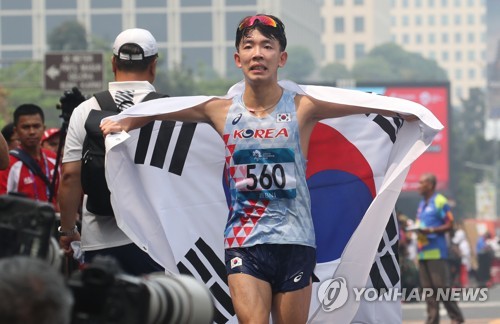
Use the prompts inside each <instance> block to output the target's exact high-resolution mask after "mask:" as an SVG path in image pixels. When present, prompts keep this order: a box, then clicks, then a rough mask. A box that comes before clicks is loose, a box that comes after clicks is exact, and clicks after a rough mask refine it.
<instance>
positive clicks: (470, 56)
mask: <svg viewBox="0 0 500 324" xmlns="http://www.w3.org/2000/svg"><path fill="white" fill-rule="evenodd" d="M467 57H468V59H469V61H475V60H476V52H474V51H469V53H468V54H467Z"/></svg>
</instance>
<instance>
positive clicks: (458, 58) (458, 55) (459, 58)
mask: <svg viewBox="0 0 500 324" xmlns="http://www.w3.org/2000/svg"><path fill="white" fill-rule="evenodd" d="M455 61H457V62H461V61H462V52H461V51H456V52H455Z"/></svg>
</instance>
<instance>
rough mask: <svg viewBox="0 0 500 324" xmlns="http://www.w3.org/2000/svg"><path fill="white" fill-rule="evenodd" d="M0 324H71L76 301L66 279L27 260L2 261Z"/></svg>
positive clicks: (10, 259) (18, 258)
mask: <svg viewBox="0 0 500 324" xmlns="http://www.w3.org/2000/svg"><path fill="white" fill-rule="evenodd" d="M0 300H1V301H2V302H1V303H0V324H69V323H70V319H71V307H72V305H73V297H72V294H71V291H70V290H69V288H68V287H67V286H66V284H65V282H64V278H63V276H62V275H61V274H60V273H59V272H58V271H57V270H56V269H54V268H52V267H51V266H50V265H49V264H48V263H47V262H45V261H42V260H40V259H37V258H30V257H27V256H13V257H8V258H4V259H0Z"/></svg>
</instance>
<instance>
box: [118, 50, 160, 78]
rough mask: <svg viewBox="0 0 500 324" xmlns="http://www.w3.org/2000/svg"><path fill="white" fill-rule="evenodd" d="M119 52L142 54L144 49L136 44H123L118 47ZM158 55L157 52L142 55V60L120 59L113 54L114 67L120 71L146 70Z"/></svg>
mask: <svg viewBox="0 0 500 324" xmlns="http://www.w3.org/2000/svg"><path fill="white" fill-rule="evenodd" d="M120 53H123V54H128V55H138V54H142V55H143V56H144V51H143V50H142V48H141V47H140V46H139V45H137V44H124V45H122V46H121V47H120ZM157 57H158V54H155V55H151V56H147V57H144V58H143V59H142V60H122V59H120V56H118V55H115V60H116V67H117V69H118V70H121V71H130V72H133V71H136V72H140V71H146V70H147V68H148V66H149V65H150V64H151V63H152V62H154V60H155V59H156V58H157Z"/></svg>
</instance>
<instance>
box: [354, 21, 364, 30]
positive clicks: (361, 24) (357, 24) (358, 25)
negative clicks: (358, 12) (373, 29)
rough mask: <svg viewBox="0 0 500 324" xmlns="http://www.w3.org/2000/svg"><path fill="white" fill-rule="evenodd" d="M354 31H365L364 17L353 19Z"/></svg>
mask: <svg viewBox="0 0 500 324" xmlns="http://www.w3.org/2000/svg"><path fill="white" fill-rule="evenodd" d="M354 31H355V32H358V33H359V32H364V31H365V18H364V17H354Z"/></svg>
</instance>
